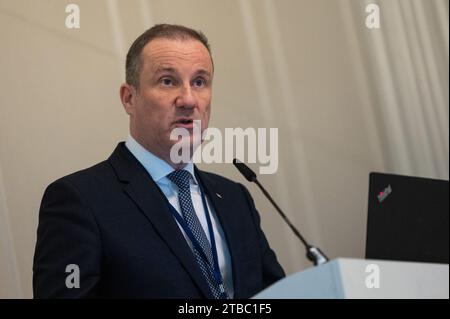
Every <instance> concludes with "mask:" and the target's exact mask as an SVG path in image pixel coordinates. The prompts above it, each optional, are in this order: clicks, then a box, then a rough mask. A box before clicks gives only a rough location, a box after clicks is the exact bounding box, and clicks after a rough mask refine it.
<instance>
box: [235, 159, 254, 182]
mask: <svg viewBox="0 0 450 319" xmlns="http://www.w3.org/2000/svg"><path fill="white" fill-rule="evenodd" d="M233 164H234V166H236V168H237V169H238V170H239V172H241V174H242V175H244V177H245V178H246V179H247V180H248V181H249V182H254V181H256V174H255V172H253V171H252V170H251V169H250V167H248V166H247V165H245V163H242V162H241V161H240V160H238V159H236V158H235V159H233Z"/></svg>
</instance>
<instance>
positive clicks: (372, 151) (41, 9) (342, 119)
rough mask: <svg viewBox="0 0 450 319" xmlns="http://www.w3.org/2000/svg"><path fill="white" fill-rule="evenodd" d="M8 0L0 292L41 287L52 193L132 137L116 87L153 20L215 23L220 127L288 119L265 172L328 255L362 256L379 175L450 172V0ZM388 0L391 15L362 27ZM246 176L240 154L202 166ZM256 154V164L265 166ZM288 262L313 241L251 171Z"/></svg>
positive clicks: (0, 67)
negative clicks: (372, 176)
mask: <svg viewBox="0 0 450 319" xmlns="http://www.w3.org/2000/svg"><path fill="white" fill-rule="evenodd" d="M72 3H76V4H78V5H79V6H80V9H81V28H80V29H79V30H69V29H67V28H66V27H65V24H64V22H65V18H66V13H65V11H64V9H65V5H66V4H67V3H66V2H65V1H58V0H40V1H32V0H16V1H10V0H0V40H1V41H0V43H1V44H0V45H1V51H0V74H1V75H2V76H1V78H0V90H1V93H2V95H1V98H0V99H1V102H0V240H1V243H0V298H5V297H9V298H12V297H27V298H28V297H31V296H32V292H31V278H32V271H31V269H32V258H33V253H34V244H35V240H36V235H35V234H36V226H37V216H38V209H39V204H40V200H41V197H42V194H43V191H44V189H45V187H46V185H48V183H50V182H51V181H52V180H54V179H56V178H58V177H60V176H63V175H65V174H68V173H71V172H73V171H75V170H79V169H82V168H85V167H88V166H90V165H92V164H94V163H96V162H98V161H101V160H103V159H105V158H106V157H108V156H109V154H110V153H111V152H112V150H113V148H114V146H115V145H116V143H117V142H118V141H121V140H123V139H124V138H125V137H126V135H127V130H128V124H127V121H128V119H127V116H126V114H125V113H124V112H123V111H122V106H121V104H120V101H119V98H118V88H119V85H120V84H121V82H122V81H123V78H124V74H123V73H124V72H123V70H124V66H123V64H124V61H123V59H124V56H125V54H126V50H127V49H128V46H129V45H130V44H131V42H132V41H133V40H134V39H135V38H136V37H137V36H138V35H139V34H140V33H141V32H143V31H144V30H145V29H146V28H147V27H149V26H151V25H152V24H153V23H161V22H167V23H179V24H185V25H188V26H191V27H194V28H197V29H201V30H202V31H204V33H205V34H206V35H207V36H208V37H209V39H210V42H211V44H212V50H213V55H214V61H215V67H216V69H215V79H214V96H213V113H212V122H211V125H212V126H215V127H218V128H225V127H243V128H246V127H267V128H268V127H277V128H278V129H279V138H280V140H279V142H280V147H279V151H280V152H279V170H278V172H277V173H276V174H274V175H265V176H261V178H260V179H261V182H263V183H264V184H265V185H266V188H267V189H269V190H270V191H271V192H272V193H273V196H274V198H276V199H277V200H278V201H279V203H280V204H281V206H282V207H283V208H284V209H285V210H286V212H287V214H288V215H289V216H290V218H291V219H292V221H293V222H294V223H295V224H296V225H297V226H298V227H299V228H301V230H302V232H304V234H305V236H306V237H307V238H309V239H310V240H311V241H312V242H314V243H316V244H317V245H319V246H320V247H321V248H322V249H323V250H324V251H325V252H326V253H327V254H328V255H329V256H330V257H332V258H333V257H337V256H345V257H362V256H363V255H364V243H365V226H366V225H365V224H366V211H367V187H368V174H369V172H371V171H387V172H395V173H399V174H408V175H420V176H427V177H436V178H443V179H448V172H449V168H448V160H449V158H448V157H449V156H448V136H449V133H448V105H449V104H448V102H449V100H448V84H449V83H448V67H449V65H448V57H449V55H448V54H449V53H448V52H449V51H448V3H449V2H448V0H395V1H394V0H389V1H386V0H385V1H363V0H361V1H360V0H340V1H331V0H280V1H274V0H251V1H250V0H248V1H247V0H228V1H218V0H216V1H209V0H190V1H183V0H164V1H162V0H152V1H150V0H134V1H126V2H125V1H118V0H98V1H88V0H76V1H72ZM368 3H378V4H379V5H380V8H381V28H380V29H372V30H369V29H367V28H366V27H365V23H364V22H365V18H366V15H367V14H366V12H365V11H364V9H365V5H366V4H368ZM201 166H202V168H204V169H206V170H210V171H214V172H218V173H221V174H223V175H225V176H228V177H230V178H232V179H235V180H238V181H241V182H243V183H244V184H246V185H248V184H247V183H246V182H245V181H243V179H242V177H240V176H239V174H238V173H237V172H236V171H235V169H234V168H233V167H232V166H231V165H230V164H222V165H219V164H214V165H201ZM253 167H256V166H253ZM248 187H249V189H250V191H251V192H252V194H253V196H254V198H255V201H256V203H257V206H258V208H259V210H260V212H261V214H262V217H263V227H264V229H265V231H266V234H267V236H268V238H269V241H270V243H271V245H272V247H273V248H274V250H275V251H276V252H277V254H278V256H279V259H280V261H281V263H282V264H283V266H284V267H285V269H286V270H287V272H288V273H292V272H295V271H298V270H300V269H303V268H305V267H308V266H309V264H308V262H307V261H306V260H305V258H304V256H303V255H304V251H303V248H302V247H301V245H300V244H299V243H298V241H297V240H296V238H295V237H294V236H293V235H292V234H291V233H290V232H289V229H288V227H287V226H285V225H284V224H283V222H282V221H281V219H280V218H279V217H278V216H277V215H276V214H275V213H274V211H273V209H272V208H271V207H270V206H269V204H268V203H267V201H266V200H265V199H264V198H263V196H262V195H261V194H260V193H259V191H258V190H257V189H256V188H255V187H254V186H253V185H248Z"/></svg>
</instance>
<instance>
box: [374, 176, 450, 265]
mask: <svg viewBox="0 0 450 319" xmlns="http://www.w3.org/2000/svg"><path fill="white" fill-rule="evenodd" d="M448 191H449V189H448V181H446V180H437V179H429V178H421V177H411V176H401V175H393V174H383V173H370V175H369V208H368V221H367V237H366V258H367V259H383V260H396V261H410V262H430V263H446V264H448V251H449V245H448V243H449V237H448V232H449V224H448V215H449V210H448V206H449V205H448V203H449V193H448Z"/></svg>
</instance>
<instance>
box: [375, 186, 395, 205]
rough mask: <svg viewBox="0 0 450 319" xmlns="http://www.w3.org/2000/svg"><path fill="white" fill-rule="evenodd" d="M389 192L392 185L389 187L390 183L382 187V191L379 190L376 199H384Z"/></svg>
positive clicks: (380, 200)
mask: <svg viewBox="0 0 450 319" xmlns="http://www.w3.org/2000/svg"><path fill="white" fill-rule="evenodd" d="M390 193H392V187H391V185H388V187H386V188H385V189H384V191H382V192H380V193H379V194H378V195H377V198H378V201H379V202H380V203H381V202H382V201H384V200H385V199H386V197H388V196H389V194H390Z"/></svg>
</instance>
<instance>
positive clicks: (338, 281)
mask: <svg viewBox="0 0 450 319" xmlns="http://www.w3.org/2000/svg"><path fill="white" fill-rule="evenodd" d="M448 277H449V267H448V264H431V263H415V262H413V263H412V262H397V261H384V260H383V261H381V260H363V259H346V258H342V259H335V260H332V261H330V262H328V263H326V264H323V265H320V266H317V267H312V268H308V269H306V270H304V271H301V272H298V273H295V274H293V275H290V276H288V277H286V278H284V279H282V280H280V281H278V282H276V283H275V284H273V285H272V286H270V287H268V288H266V289H265V290H263V291H262V292H260V293H259V294H257V295H256V296H254V297H253V298H255V299H278V298H283V299H299V298H315V299H328V298H361V299H365V298H418V299H425V298H447V299H448V298H449V294H448V290H449V281H448V280H449V278H448Z"/></svg>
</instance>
